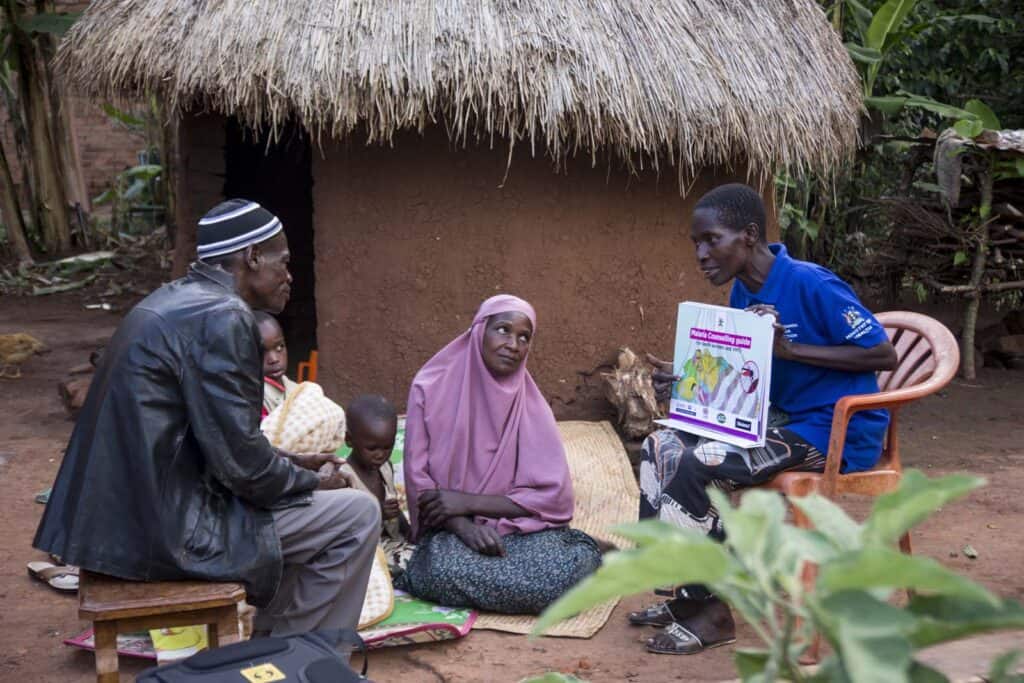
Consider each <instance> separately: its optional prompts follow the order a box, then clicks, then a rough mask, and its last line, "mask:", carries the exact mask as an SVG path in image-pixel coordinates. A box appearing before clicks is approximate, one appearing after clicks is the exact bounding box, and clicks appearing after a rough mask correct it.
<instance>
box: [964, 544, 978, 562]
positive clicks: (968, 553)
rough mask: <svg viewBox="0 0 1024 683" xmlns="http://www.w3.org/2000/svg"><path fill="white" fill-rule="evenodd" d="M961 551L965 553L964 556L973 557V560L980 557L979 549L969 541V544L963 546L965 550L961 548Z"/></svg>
mask: <svg viewBox="0 0 1024 683" xmlns="http://www.w3.org/2000/svg"><path fill="white" fill-rule="evenodd" d="M961 552H962V553H963V554H964V557H969V558H971V559H972V560H976V559H978V551H977V550H975V549H974V548H973V547H972V546H971V544H970V543H968V544H967V545H965V546H964V547H963V550H961Z"/></svg>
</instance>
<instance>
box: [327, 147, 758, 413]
mask: <svg viewBox="0 0 1024 683" xmlns="http://www.w3.org/2000/svg"><path fill="white" fill-rule="evenodd" d="M506 158H507V149H506V150H498V149H496V150H489V149H485V148H478V149H471V150H456V149H452V148H451V146H450V145H449V143H448V142H447V139H446V138H444V137H443V135H442V134H434V135H428V136H427V137H426V138H422V137H420V136H417V135H413V134H409V135H405V136H402V137H400V138H398V139H396V140H395V141H394V145H393V146H392V147H376V146H375V147H368V146H364V145H357V144H348V145H343V144H335V145H330V146H325V147H324V149H323V152H322V154H318V153H317V152H314V154H313V178H314V187H313V217H314V234H315V242H316V244H315V251H316V282H317V320H318V327H317V337H318V342H319V357H320V374H319V381H320V382H321V383H322V384H323V385H324V387H325V389H326V391H327V393H328V395H330V396H333V397H335V398H336V399H340V400H343V401H348V400H350V399H352V398H353V397H354V396H356V395H358V394H360V393H363V392H377V393H382V394H384V395H386V396H388V397H389V398H391V399H393V400H394V401H395V402H396V403H398V404H400V405H401V406H402V407H403V409H404V405H405V400H406V395H407V392H408V386H409V383H410V381H411V379H412V377H413V375H414V374H415V372H416V370H417V369H418V368H419V367H420V366H421V365H422V364H423V363H424V362H425V361H426V360H428V359H429V358H430V357H431V355H433V354H434V353H435V352H436V351H437V350H439V349H440V348H441V347H442V346H443V345H444V344H446V343H447V342H448V341H449V340H451V339H452V338H453V337H455V336H456V335H457V334H459V333H460V332H462V331H463V330H465V329H466V328H467V326H468V325H469V323H470V321H471V319H472V316H473V313H474V311H475V310H476V308H477V306H478V305H479V303H480V302H481V301H482V300H483V299H485V298H487V297H489V296H491V295H493V294H496V293H499V292H509V293H513V294H516V295H519V296H521V297H523V298H525V299H527V300H529V301H530V302H531V303H533V305H534V307H535V308H536V310H537V315H538V319H539V320H538V328H539V329H538V334H537V336H536V338H535V342H534V348H533V350H532V351H531V355H530V359H529V367H530V369H531V371H532V373H533V375H534V377H535V378H536V379H537V381H538V383H539V385H540V388H541V390H542V391H543V392H544V394H545V396H547V397H548V399H549V400H550V401H551V404H552V407H553V408H554V410H555V414H556V416H558V417H559V418H574V417H588V418H594V417H599V416H600V415H601V414H602V412H603V411H605V410H607V407H606V404H605V403H604V401H603V399H602V398H601V396H602V389H601V385H600V377H599V374H598V373H599V371H600V366H601V365H602V364H603V363H606V362H608V361H609V360H610V359H612V358H613V357H614V354H615V351H616V349H617V348H619V347H620V346H629V347H631V348H633V349H635V350H637V351H650V352H653V353H655V354H659V355H660V356H662V357H664V358H670V357H671V353H672V346H673V340H674V327H675V306H676V304H677V303H678V302H679V301H682V300H686V299H694V300H700V301H707V302H713V303H725V302H726V301H727V291H726V290H725V289H715V288H712V287H710V286H709V285H708V284H707V283H706V282H705V281H704V279H703V277H702V276H701V274H700V273H699V272H698V270H697V268H696V266H695V262H694V253H693V247H692V244H691V242H690V239H689V233H688V229H689V228H688V225H687V223H686V217H687V216H688V214H689V212H690V210H691V208H692V205H693V203H694V202H695V201H696V198H698V197H699V196H700V195H701V194H702V193H703V192H705V191H706V190H708V189H710V188H711V187H713V186H715V185H717V184H720V183H722V182H730V181H733V180H736V179H737V178H738V177H740V176H736V175H729V174H724V173H723V174H714V173H706V174H704V175H702V176H701V177H700V178H699V179H698V180H697V181H696V182H695V183H694V184H693V186H692V188H691V189H690V192H689V194H688V195H687V196H686V197H685V198H683V197H680V196H679V193H678V191H677V180H676V177H675V174H674V171H673V170H669V171H667V172H666V173H664V174H663V175H662V176H661V178H660V179H659V178H658V177H657V176H656V175H655V174H646V175H644V176H643V177H641V178H636V177H630V176H628V175H627V174H625V173H622V172H615V171H612V172H610V173H609V170H608V169H607V168H606V167H603V166H599V167H598V168H592V167H591V165H590V162H589V160H580V161H577V162H572V163H570V164H569V166H568V168H567V169H566V170H565V171H564V172H562V173H556V172H555V171H554V170H553V167H552V164H551V162H550V160H548V159H544V158H540V159H531V158H530V157H529V156H528V154H527V153H526V148H525V145H524V146H523V147H521V148H520V149H519V150H517V154H516V156H515V157H514V158H513V163H512V166H511V169H510V171H509V173H508V176H507V178H506V176H505V174H506Z"/></svg>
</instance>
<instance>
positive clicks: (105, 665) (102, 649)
mask: <svg viewBox="0 0 1024 683" xmlns="http://www.w3.org/2000/svg"><path fill="white" fill-rule="evenodd" d="M93 637H94V638H95V644H96V653H95V654H96V683H118V681H119V680H120V675H119V674H118V664H117V622H116V621H98V622H95V623H94V624H93Z"/></svg>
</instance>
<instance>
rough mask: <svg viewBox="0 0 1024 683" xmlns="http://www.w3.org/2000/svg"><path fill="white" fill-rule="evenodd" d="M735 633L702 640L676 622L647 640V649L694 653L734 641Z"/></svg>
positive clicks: (670, 652) (661, 652) (675, 653)
mask: <svg viewBox="0 0 1024 683" xmlns="http://www.w3.org/2000/svg"><path fill="white" fill-rule="evenodd" d="M735 642H736V636H735V635H727V636H725V637H724V638H721V639H719V640H714V641H708V642H704V641H703V640H702V639H701V638H700V636H698V635H697V634H696V633H694V632H693V631H691V630H690V629H688V628H686V627H685V626H683V625H682V624H680V623H678V622H673V623H671V624H669V625H668V626H666V627H665V628H664V629H662V631H661V633H659V634H658V635H657V636H655V637H653V638H648V640H647V651H648V652H654V653H655V654H660V655H694V654H697V653H698V652H703V651H704V650H710V649H711V648H713V647H718V646H720V645H728V644H729V643H735Z"/></svg>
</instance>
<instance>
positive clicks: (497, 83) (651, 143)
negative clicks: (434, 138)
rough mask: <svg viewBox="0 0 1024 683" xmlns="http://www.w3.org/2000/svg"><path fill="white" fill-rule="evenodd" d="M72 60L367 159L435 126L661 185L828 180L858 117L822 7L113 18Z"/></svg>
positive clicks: (678, 1) (569, 3)
mask: <svg viewBox="0 0 1024 683" xmlns="http://www.w3.org/2000/svg"><path fill="white" fill-rule="evenodd" d="M62 53H63V60H64V64H65V65H66V67H67V71H68V73H69V75H70V76H71V77H72V79H73V80H74V81H75V82H76V83H77V84H79V85H80V86H82V87H83V88H85V89H87V90H88V91H90V92H92V93H93V94H96V95H98V96H101V97H111V96H115V95H121V94H125V93H135V94H138V93H144V92H161V93H164V94H166V95H168V96H169V97H170V99H171V101H173V102H175V103H177V104H179V105H182V106H185V107H188V108H200V109H210V110H214V111H219V112H223V113H226V114H231V115H235V116H238V117H240V118H241V119H243V120H244V121H245V122H247V123H251V124H256V125H259V124H270V125H271V126H280V125H281V124H282V123H283V122H284V121H286V120H287V119H289V118H290V117H295V118H296V119H297V120H298V121H300V122H301V123H302V125H303V126H305V127H306V128H307V129H308V130H310V131H316V132H326V133H329V134H330V135H331V136H333V137H342V136H344V135H345V134H347V133H350V132H352V131H353V130H354V129H355V128H357V127H363V126H365V129H366V132H367V133H368V137H369V141H370V142H389V141H391V140H393V138H394V136H395V134H396V133H397V132H398V131H400V130H403V129H408V128H413V129H416V130H420V131H422V130H423V129H424V128H425V127H426V126H428V125H431V124H435V123H436V124H440V125H443V126H444V127H445V128H446V130H447V132H448V135H449V136H450V137H451V138H452V139H453V140H455V141H457V142H460V143H463V144H464V143H466V142H468V141H472V142H476V141H479V140H485V141H487V142H488V143H490V142H491V141H493V140H495V139H496V138H497V139H502V140H515V141H520V142H525V143H527V144H528V145H529V146H530V149H531V151H539V149H540V148H543V149H546V150H547V151H548V152H549V153H550V154H551V156H553V157H555V158H558V159H561V158H563V157H564V155H566V154H571V153H574V152H576V151H578V150H583V151H585V152H586V153H588V154H594V155H597V154H600V153H601V152H602V150H612V151H614V152H615V153H616V155H617V156H619V157H620V158H621V159H624V160H627V161H634V162H636V163H638V164H639V163H640V158H646V159H647V160H648V163H650V164H652V165H655V166H656V165H658V164H659V163H664V162H665V161H669V162H672V161H676V162H678V161H683V162H686V165H687V166H689V167H691V168H693V167H701V166H713V165H721V164H729V163H735V162H736V161H737V160H738V159H739V158H740V157H742V158H743V160H745V161H747V162H748V163H749V164H750V165H752V166H754V167H756V168H757V169H775V168H776V167H778V166H779V165H786V166H795V167H797V168H811V169H815V170H827V169H830V168H831V167H832V166H833V165H834V164H835V162H836V161H837V160H838V159H839V158H840V157H841V156H842V155H844V154H846V153H847V152H849V150H850V149H851V147H852V146H853V145H854V143H855V132H856V128H857V118H858V112H859V108H860V102H861V99H860V96H861V93H860V84H859V80H858V76H857V73H856V71H855V70H854V68H853V65H852V64H851V62H850V60H849V58H848V57H847V55H846V51H845V49H844V47H843V46H842V44H841V43H840V41H839V40H838V39H837V38H836V35H835V34H834V32H833V31H832V29H831V27H830V26H829V25H828V22H827V21H826V20H825V17H824V15H823V14H822V12H821V10H820V9H819V7H818V6H817V3H815V2H813V0H766V1H765V2H741V1H739V0H704V1H701V2H697V1H695V0H674V1H669V2H659V3H643V2H633V1H631V0H618V1H616V2H608V1H601V0H560V1H559V2H551V1H550V0H525V1H522V2H515V1H512V0H503V1H502V0H498V1H491V2H462V1H457V0H448V1H441V0H435V1H433V2H431V1H430V0H419V1H409V2H367V1H364V2H359V1H356V0H348V1H346V2H324V1H323V0H306V1H304V2H281V1H280V0H224V1H220V2H208V1H206V2H204V1H195V2H180V1H174V0H156V1H154V0H96V1H94V2H93V3H92V5H91V6H90V8H89V9H88V10H87V11H86V13H85V16H84V17H83V18H82V19H81V20H80V21H79V22H78V23H77V24H76V25H75V27H74V28H73V29H72V31H71V33H70V34H69V36H68V37H67V40H66V41H65V43H64V47H63V51H62Z"/></svg>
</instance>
